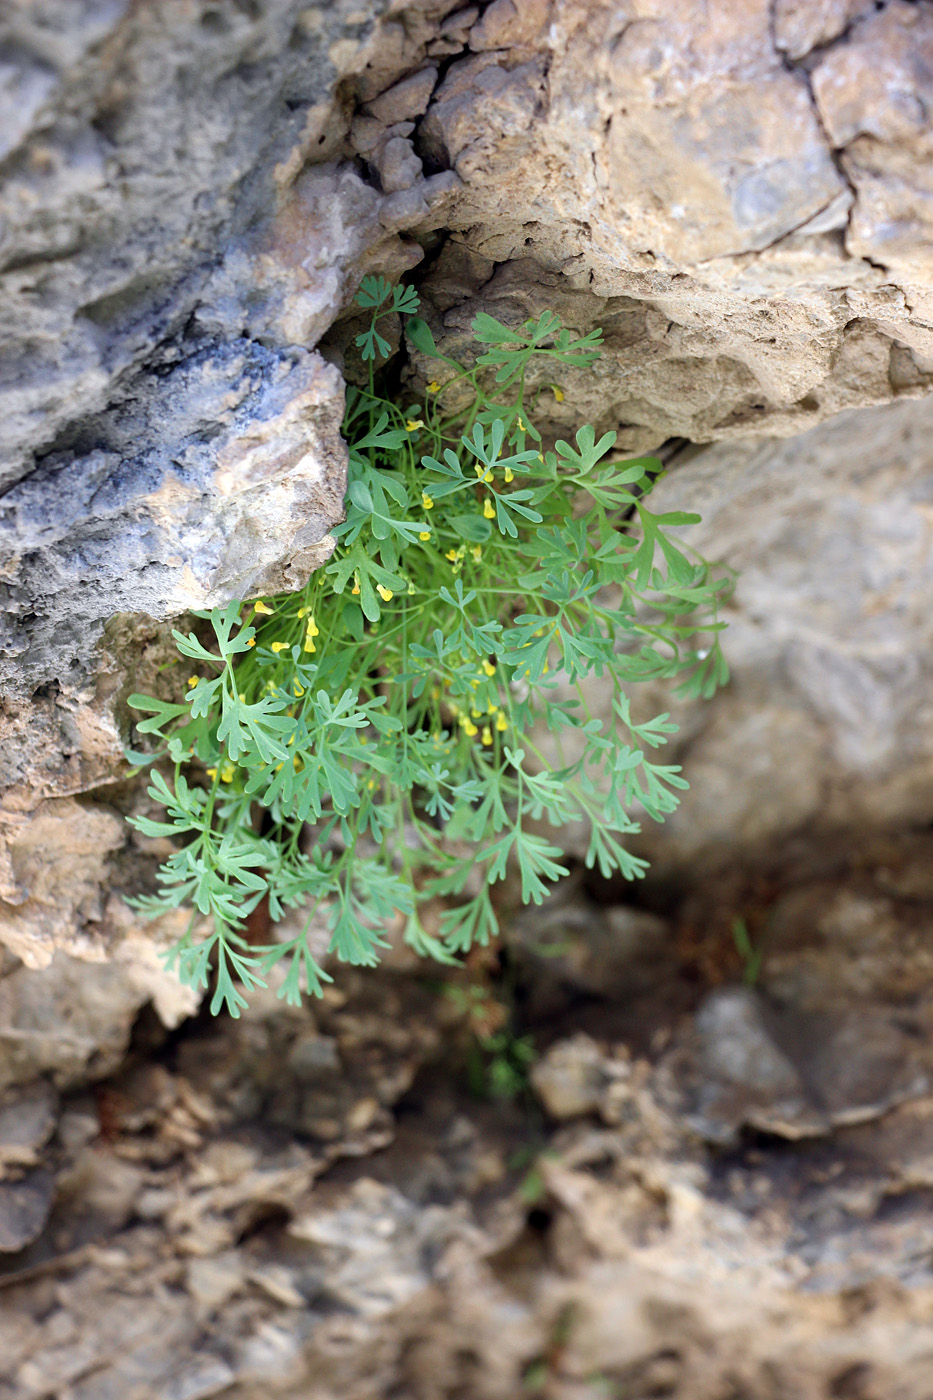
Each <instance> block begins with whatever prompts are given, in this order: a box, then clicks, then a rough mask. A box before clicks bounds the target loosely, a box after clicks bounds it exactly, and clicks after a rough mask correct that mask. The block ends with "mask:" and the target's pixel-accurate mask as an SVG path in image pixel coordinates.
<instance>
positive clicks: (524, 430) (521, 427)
mask: <svg viewBox="0 0 933 1400" xmlns="http://www.w3.org/2000/svg"><path fill="white" fill-rule="evenodd" d="M518 431H519V432H520V433H527V431H528V429H527V428H526V427H525V425H524V423H523V422H522V415H521V414H519V415H518Z"/></svg>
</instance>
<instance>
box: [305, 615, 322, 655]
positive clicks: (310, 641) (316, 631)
mask: <svg viewBox="0 0 933 1400" xmlns="http://www.w3.org/2000/svg"><path fill="white" fill-rule="evenodd" d="M320 635H321V629H320V628H319V627H318V625H317V623H316V622H315V620H314V617H313V615H311V614H309V615H308V625H307V628H306V630H305V645H304V649H305V651H307V652H312V651H317V647H316V646H315V645H314V638H315V637H319V636H320Z"/></svg>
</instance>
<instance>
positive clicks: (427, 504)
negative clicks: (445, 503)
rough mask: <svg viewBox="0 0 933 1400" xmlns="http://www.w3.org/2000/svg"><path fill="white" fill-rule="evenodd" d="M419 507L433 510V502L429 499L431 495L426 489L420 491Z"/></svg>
mask: <svg viewBox="0 0 933 1400" xmlns="http://www.w3.org/2000/svg"><path fill="white" fill-rule="evenodd" d="M421 509H422V510H433V509H434V502H433V501H432V500H431V497H430V496H429V495H428V493H427V491H422V493H421Z"/></svg>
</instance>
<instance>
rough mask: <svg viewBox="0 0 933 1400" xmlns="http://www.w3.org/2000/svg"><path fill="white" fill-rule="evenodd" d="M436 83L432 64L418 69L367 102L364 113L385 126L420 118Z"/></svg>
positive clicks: (426, 107)
mask: <svg viewBox="0 0 933 1400" xmlns="http://www.w3.org/2000/svg"><path fill="white" fill-rule="evenodd" d="M436 82H437V68H436V67H435V65H434V64H430V65H429V66H428V67H426V68H419V69H418V71H417V73H410V74H409V76H408V77H407V78H403V79H402V80H401V82H399V83H395V84H394V85H393V86H392V87H390V88H389V89H388V90H387V91H386V92H383V93H380V95H379V96H378V97H376V98H374V99H373V101H372V102H367V104H366V111H367V113H368V114H369V115H371V116H373V117H375V118H376V120H377V121H379V122H382V123H384V125H386V126H391V125H392V123H393V122H402V121H408V120H409V119H410V118H411V117H422V116H424V114H425V112H426V111H427V110H428V103H429V102H430V100H431V93H432V92H433V91H434V86H435V84H436ZM383 188H385V186H383Z"/></svg>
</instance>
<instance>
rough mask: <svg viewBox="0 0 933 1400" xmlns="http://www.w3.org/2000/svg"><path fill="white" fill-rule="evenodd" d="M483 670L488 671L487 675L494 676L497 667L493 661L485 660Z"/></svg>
mask: <svg viewBox="0 0 933 1400" xmlns="http://www.w3.org/2000/svg"><path fill="white" fill-rule="evenodd" d="M483 670H484V671H485V672H486V675H487V676H494V675H495V674H496V668H495V666H494V665H493V663H492V662H491V661H484V662H483Z"/></svg>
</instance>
